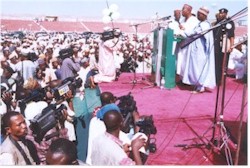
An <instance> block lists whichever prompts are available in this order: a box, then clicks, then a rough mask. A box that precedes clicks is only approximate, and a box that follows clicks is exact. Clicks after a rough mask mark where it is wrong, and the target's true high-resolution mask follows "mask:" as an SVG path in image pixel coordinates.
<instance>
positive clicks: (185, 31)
mask: <svg viewBox="0 0 250 168" xmlns="http://www.w3.org/2000/svg"><path fill="white" fill-rule="evenodd" d="M182 16H183V17H184V21H182V22H181V23H180V29H181V30H180V35H181V36H182V37H183V38H187V37H188V36H190V35H192V33H193V31H194V28H195V27H196V26H197V25H198V23H199V20H198V19H197V18H196V17H195V16H193V15H192V7H191V6H190V5H187V4H185V5H184V6H183V8H182ZM177 53H178V54H177V67H176V73H177V75H180V77H182V76H183V73H184V72H183V69H184V67H185V64H186V62H187V56H186V55H187V48H186V47H185V48H182V49H180V48H179V49H178V51H177Z"/></svg>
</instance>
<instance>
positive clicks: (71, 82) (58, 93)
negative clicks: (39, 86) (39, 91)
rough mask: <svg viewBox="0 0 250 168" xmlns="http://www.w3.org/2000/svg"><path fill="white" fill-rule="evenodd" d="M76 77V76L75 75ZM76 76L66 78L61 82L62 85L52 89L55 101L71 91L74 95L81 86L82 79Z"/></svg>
mask: <svg viewBox="0 0 250 168" xmlns="http://www.w3.org/2000/svg"><path fill="white" fill-rule="evenodd" d="M76 76H77V75H76ZM76 76H73V77H68V78H66V79H64V80H63V81H62V85H61V86H59V87H56V88H54V89H53V93H54V97H55V99H56V100H57V101H58V100H62V99H63V98H64V97H63V96H64V95H65V94H66V93H67V92H68V91H69V90H71V91H72V94H73V95H74V93H75V91H76V89H77V88H80V87H81V86H82V79H81V78H76Z"/></svg>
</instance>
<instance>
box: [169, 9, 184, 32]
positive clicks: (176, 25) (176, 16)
mask: <svg viewBox="0 0 250 168" xmlns="http://www.w3.org/2000/svg"><path fill="white" fill-rule="evenodd" d="M180 18H181V10H178V9H176V10H174V19H173V20H172V21H171V22H170V23H169V25H168V26H169V28H170V29H173V30H174V34H180Z"/></svg>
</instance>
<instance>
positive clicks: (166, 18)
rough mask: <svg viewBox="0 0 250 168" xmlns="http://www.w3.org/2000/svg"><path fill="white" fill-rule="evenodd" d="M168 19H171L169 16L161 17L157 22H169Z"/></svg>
mask: <svg viewBox="0 0 250 168" xmlns="http://www.w3.org/2000/svg"><path fill="white" fill-rule="evenodd" d="M170 18H171V15H169V16H165V17H162V18H160V19H159V20H163V21H165V20H169V19H170Z"/></svg>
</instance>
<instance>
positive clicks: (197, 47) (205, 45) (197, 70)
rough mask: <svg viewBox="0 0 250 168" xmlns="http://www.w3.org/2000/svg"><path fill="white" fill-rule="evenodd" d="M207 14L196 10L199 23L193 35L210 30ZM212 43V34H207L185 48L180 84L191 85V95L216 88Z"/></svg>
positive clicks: (205, 11) (207, 11) (202, 9)
mask: <svg viewBox="0 0 250 168" xmlns="http://www.w3.org/2000/svg"><path fill="white" fill-rule="evenodd" d="M208 13H209V10H208V9H207V8H206V7H201V8H200V9H199V10H198V12H197V17H198V19H199V21H200V23H199V25H198V26H197V27H196V28H195V29H194V31H193V34H199V33H200V32H204V31H206V30H209V29H210V28H211V25H210V23H209V22H208V21H207V15H208ZM213 41H214V40H213V33H212V32H208V33H206V34H205V35H203V36H201V37H199V38H198V39H196V40H195V41H193V42H192V43H190V44H189V46H187V48H188V51H189V53H188V54H187V55H186V60H187V62H186V63H185V68H184V71H183V72H184V73H183V79H182V82H183V83H185V84H188V85H193V86H194V87H195V90H194V91H193V93H201V92H204V91H205V87H208V88H214V87H215V86H216V84H215V70H214V69H215V68H214V46H213Z"/></svg>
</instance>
